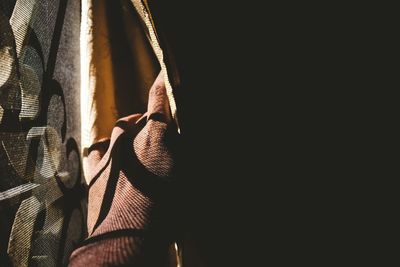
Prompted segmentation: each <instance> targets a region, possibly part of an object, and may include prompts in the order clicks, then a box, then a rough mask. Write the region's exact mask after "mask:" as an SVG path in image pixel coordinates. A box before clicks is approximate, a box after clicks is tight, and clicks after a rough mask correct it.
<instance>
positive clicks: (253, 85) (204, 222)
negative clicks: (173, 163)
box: [158, 1, 341, 266]
mask: <svg viewBox="0 0 400 267" xmlns="http://www.w3.org/2000/svg"><path fill="white" fill-rule="evenodd" d="M167 2H168V3H167ZM311 8H312V6H306V5H305V4H293V3H285V4H281V5H275V4H265V3H263V6H261V5H259V6H257V5H256V3H255V2H254V1H250V2H238V3H235V2H233V1H232V2H220V1H218V3H216V2H215V1H214V2H210V1H208V2H201V3H193V2H190V3H189V2H188V1H165V3H162V4H161V8H160V10H161V11H162V12H160V14H159V16H158V17H159V18H160V20H161V21H162V23H160V25H161V26H162V31H163V32H164V33H165V35H166V37H167V39H168V42H169V44H170V45H171V48H172V51H173V52H174V54H175V56H176V59H177V63H178V67H179V69H180V72H181V76H182V87H181V88H180V91H179V92H178V96H179V98H178V108H180V114H179V115H180V119H181V121H182V132H183V136H184V138H185V142H186V145H185V147H186V151H185V157H186V159H187V161H186V164H185V166H186V167H185V172H186V174H185V176H184V180H185V182H186V184H185V185H184V192H185V193H184V196H183V199H185V201H184V206H185V207H184V214H185V215H186V216H187V218H188V225H189V226H188V227H189V232H190V233H191V235H192V237H193V238H194V239H195V240H196V241H197V243H198V244H199V246H200V251H201V254H202V257H203V258H204V259H205V261H206V262H207V264H209V265H208V266H236V265H237V266H251V265H252V264H255V265H254V266H287V264H288V263H289V262H290V263H307V264H326V263H331V262H332V261H333V258H332V257H331V256H328V255H331V254H330V253H332V252H333V253H334V254H335V253H336V252H337V250H336V249H334V250H331V249H330V248H329V247H327V244H330V245H331V244H332V242H334V241H335V240H337V239H340V237H339V236H340V234H339V231H338V230H337V226H336V225H335V222H334V218H333V217H334V216H332V215H330V209H331V208H330V204H329V203H330V202H329V201H327V202H325V200H326V199H328V198H329V196H328V194H327V192H328V191H329V190H330V187H331V186H333V184H334V183H335V182H334V181H332V180H330V179H331V176H332V175H333V174H334V168H332V167H331V166H328V165H329V164H330V159H329V157H328V156H327V155H328V154H329V153H331V151H332V149H331V146H335V145H336V144H335V142H336V141H335V139H334V138H333V139H330V137H331V136H329V137H328V136H327V133H328V132H329V133H330V134H331V133H332V132H331V131H334V129H332V128H330V127H329V125H327V123H328V121H329V120H330V116H331V115H330V111H329V109H330V106H329V105H330V104H329V101H328V98H329V96H326V93H328V95H330V91H329V90H330V88H331V87H332V86H334V80H333V78H332V77H330V74H331V73H330V71H331V69H330V68H329V67H328V65H330V64H331V63H332V62H333V60H332V58H334V57H336V56H337V55H336V53H337V49H336V48H335V47H334V43H333V42H334V40H333V39H334V38H332V37H330V34H331V33H332V31H331V28H330V27H331V26H330V24H329V23H327V20H329V18H327V17H325V16H326V14H324V13H323V12H322V13H321V14H320V15H316V14H315V13H313V12H312V11H311ZM314 8H315V6H314ZM322 9H324V8H322ZM315 188H317V189H315ZM188 200H190V201H188ZM332 236H335V237H332ZM339 254H341V252H340V253H339V252H337V255H339ZM334 258H335V257H334Z"/></svg>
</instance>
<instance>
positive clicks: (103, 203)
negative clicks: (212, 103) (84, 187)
mask: <svg viewBox="0 0 400 267" xmlns="http://www.w3.org/2000/svg"><path fill="white" fill-rule="evenodd" d="M171 122H172V120H171V116H170V111H169V105H168V99H167V95H166V90H165V85H164V79H163V77H162V74H161V73H160V75H159V76H158V77H157V79H156V81H155V82H154V84H153V86H152V87H151V89H150V92H149V101H148V108H147V112H146V113H145V114H144V115H141V114H135V115H131V116H128V117H125V118H122V119H120V120H119V121H117V123H116V125H115V127H114V129H113V132H112V134H111V138H110V139H109V140H103V141H101V142H99V143H96V144H94V145H93V146H91V147H90V148H89V156H88V157H89V161H88V162H90V166H89V169H90V175H89V178H88V179H89V181H90V183H89V197H88V202H89V204H88V220H87V226H88V233H89V237H88V239H86V240H85V241H84V242H83V244H82V246H81V247H79V248H78V249H77V250H75V251H74V253H73V254H72V256H71V259H70V266H85V265H86V266H121V265H123V266H126V265H127V266H171V265H169V264H171V260H170V259H169V255H168V246H169V244H170V243H171V238H173V236H174V232H175V231H174V225H175V220H174V218H176V214H174V178H173V177H174V173H175V169H176V154H177V151H176V150H177V144H178V134H177V130H176V127H175V126H174V125H175V124H174V123H171ZM172 266H173V265H172ZM175 266H176V265H175Z"/></svg>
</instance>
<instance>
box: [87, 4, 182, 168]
mask: <svg viewBox="0 0 400 267" xmlns="http://www.w3.org/2000/svg"><path fill="white" fill-rule="evenodd" d="M82 3H83V4H82V29H81V43H82V44H81V50H82V54H84V55H86V56H84V57H82V62H81V66H82V77H81V79H82V86H81V87H82V91H81V114H82V127H81V132H82V140H81V147H82V150H83V151H84V154H86V152H85V151H86V149H88V148H89V147H90V146H91V145H92V144H94V143H97V142H99V141H101V140H103V139H105V138H108V137H109V136H110V135H111V132H112V130H113V127H114V123H115V121H116V120H117V119H118V118H121V117H125V116H128V115H130V114H135V113H144V112H145V111H146V104H147V96H148V90H149V88H150V86H151V84H152V83H153V81H154V80H155V78H156V76H157V74H158V73H159V71H160V69H162V70H163V72H164V73H167V74H168V73H171V74H170V75H165V76H164V80H165V84H166V89H167V96H168V100H169V103H170V107H171V111H172V112H173V114H174V116H176V103H175V98H174V95H173V93H172V88H174V90H175V88H176V87H177V84H178V81H179V77H178V74H177V71H176V69H175V64H174V63H173V62H174V61H173V60H172V56H171V55H170V54H169V53H167V52H168V51H167V49H165V48H164V47H165V44H164V43H165V42H161V41H162V40H161V38H160V36H158V32H157V30H156V29H155V23H154V22H153V19H152V16H151V12H150V10H149V7H148V5H147V4H146V3H147V2H146V1H144V2H143V3H142V1H130V0H121V1H106V0H99V1H94V0H84V1H83V2H82ZM164 50H166V51H164ZM167 67H168V70H167ZM169 76H171V77H169ZM172 76H173V77H172ZM177 122H178V121H177V119H175V123H176V124H177ZM177 125H178V124H177ZM86 164H89V163H86V157H85V158H84V165H85V168H84V170H85V174H86V170H87V167H86Z"/></svg>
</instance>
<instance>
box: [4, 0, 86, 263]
mask: <svg viewBox="0 0 400 267" xmlns="http://www.w3.org/2000/svg"><path fill="white" fill-rule="evenodd" d="M80 8H81V7H80V1H72V0H69V1H68V0H40V1H39V0H1V1H0V266H1V267H7V266H18V267H24V266H67V264H68V259H69V256H70V254H71V252H72V251H73V249H74V248H75V247H76V245H77V243H79V242H80V241H81V240H83V239H84V237H85V236H86V229H85V227H83V225H84V224H85V223H86V218H85V217H86V204H85V203H86V201H85V198H86V193H85V191H86V189H85V186H84V184H83V177H82V166H81V158H80V148H79V145H80V114H79V95H80V91H79V88H80V75H79V74H80V53H79V33H80Z"/></svg>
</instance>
